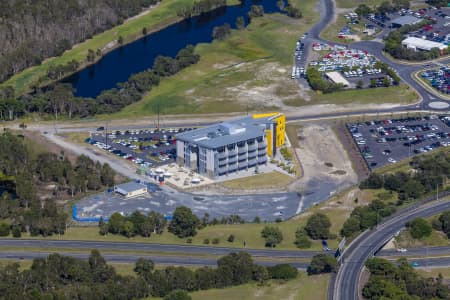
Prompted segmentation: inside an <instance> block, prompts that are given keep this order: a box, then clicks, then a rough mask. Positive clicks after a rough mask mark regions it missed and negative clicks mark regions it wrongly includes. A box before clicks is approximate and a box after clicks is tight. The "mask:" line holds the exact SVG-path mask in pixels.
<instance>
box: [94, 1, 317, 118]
mask: <svg viewBox="0 0 450 300" xmlns="http://www.w3.org/2000/svg"><path fill="white" fill-rule="evenodd" d="M295 2H297V3H296V4H297V5H298V7H299V8H300V9H301V11H302V12H303V15H304V16H305V17H304V18H302V19H299V20H296V19H292V18H289V17H287V16H285V15H281V14H271V15H266V16H264V17H261V18H255V19H254V20H253V21H252V23H251V24H250V25H249V26H248V27H247V29H245V30H233V31H232V34H231V35H230V36H229V37H227V38H226V39H225V40H224V41H214V42H212V43H210V44H200V45H197V47H196V52H197V53H198V54H200V57H201V59H200V62H199V63H198V64H196V65H194V66H191V67H189V68H186V69H184V70H182V71H181V72H179V73H178V74H176V75H174V76H172V77H171V78H168V79H165V80H163V81H162V82H161V84H160V85H159V86H158V87H156V88H154V89H153V90H152V91H151V92H150V93H149V94H147V95H146V96H144V98H143V100H141V101H140V102H138V103H135V104H132V105H130V106H128V107H126V108H125V109H124V110H123V111H121V112H119V113H117V114H114V115H112V116H101V117H103V118H127V117H129V116H131V115H133V116H142V115H148V114H154V113H155V112H156V110H157V107H158V106H159V107H160V110H161V112H162V113H163V114H179V113H187V114H190V113H199V114H201V113H203V114H204V113H210V112H222V113H226V112H235V111H246V110H257V111H268V110H272V109H273V108H274V105H273V104H272V103H271V101H270V99H269V100H268V101H266V103H261V102H262V101H259V100H258V98H259V95H260V94H261V95H263V96H264V94H268V93H273V90H277V89H283V88H284V86H285V84H286V82H287V81H288V80H287V79H288V78H290V67H291V65H292V54H293V49H295V43H296V41H297V40H298V37H299V36H300V35H301V34H302V33H303V32H305V31H307V30H308V29H309V28H310V27H311V26H312V25H313V24H314V23H315V22H316V21H317V20H318V13H317V12H316V11H315V10H314V5H315V4H316V1H315V0H307V1H300V0H296V1H295ZM268 87H270V91H269V90H267V91H266V90H264V89H266V88H268ZM249 89H252V92H253V91H256V92H257V91H258V90H259V89H261V91H260V94H258V93H257V94H254V95H253V94H251V93H250V94H248V93H247V91H248V90H249ZM268 89H269V88H268Z"/></svg>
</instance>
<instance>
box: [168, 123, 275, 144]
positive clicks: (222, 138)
mask: <svg viewBox="0 0 450 300" xmlns="http://www.w3.org/2000/svg"><path fill="white" fill-rule="evenodd" d="M268 122H270V121H269V118H258V119H254V118H252V117H243V118H239V119H235V120H231V121H227V122H222V123H218V124H214V125H211V126H207V127H203V128H199V129H195V130H191V131H186V132H183V133H180V134H177V135H176V138H177V140H181V141H184V142H188V143H192V144H196V145H198V146H201V147H204V148H208V149H215V148H218V147H223V146H226V145H229V144H233V143H237V142H241V141H246V140H249V139H254V138H257V137H260V136H263V135H264V130H265V129H266V124H267V123H268Z"/></svg>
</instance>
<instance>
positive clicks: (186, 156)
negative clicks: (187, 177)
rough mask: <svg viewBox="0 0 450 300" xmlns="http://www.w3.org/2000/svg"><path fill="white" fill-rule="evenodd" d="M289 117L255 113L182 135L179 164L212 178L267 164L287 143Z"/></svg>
mask: <svg viewBox="0 0 450 300" xmlns="http://www.w3.org/2000/svg"><path fill="white" fill-rule="evenodd" d="M285 126H286V117H285V116H284V115H283V114H280V113H268V114H256V115H253V116H247V117H243V118H239V119H235V120H230V121H227V122H223V123H218V124H215V125H211V126H207V127H204V128H199V129H196V130H192V131H187V132H183V133H180V134H178V135H177V136H176V139H177V163H178V164H179V165H181V166H184V167H186V168H189V169H191V170H193V171H196V172H198V173H199V174H202V175H206V176H208V177H210V178H214V177H217V176H222V175H226V174H230V173H233V172H236V171H239V170H248V169H249V168H256V167H257V166H258V165H263V164H266V163H267V157H272V156H273V155H275V153H276V151H277V148H279V147H280V146H282V145H284V143H285V135H286V132H285Z"/></svg>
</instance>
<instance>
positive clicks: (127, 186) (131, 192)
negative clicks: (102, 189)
mask: <svg viewBox="0 0 450 300" xmlns="http://www.w3.org/2000/svg"><path fill="white" fill-rule="evenodd" d="M114 192H116V193H117V194H120V195H122V196H124V197H125V198H131V197H136V196H140V195H142V194H145V193H147V186H145V185H143V184H140V183H137V182H134V181H130V182H127V183H122V184H119V185H116V186H114Z"/></svg>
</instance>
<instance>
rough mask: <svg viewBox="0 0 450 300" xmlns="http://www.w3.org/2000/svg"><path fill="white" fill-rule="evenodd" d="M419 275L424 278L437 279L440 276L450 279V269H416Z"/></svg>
mask: <svg viewBox="0 0 450 300" xmlns="http://www.w3.org/2000/svg"><path fill="white" fill-rule="evenodd" d="M415 271H416V272H417V273H419V274H420V275H422V276H423V277H427V278H429V277H433V278H437V277H438V276H439V274H441V275H442V277H444V279H450V268H428V269H415Z"/></svg>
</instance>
